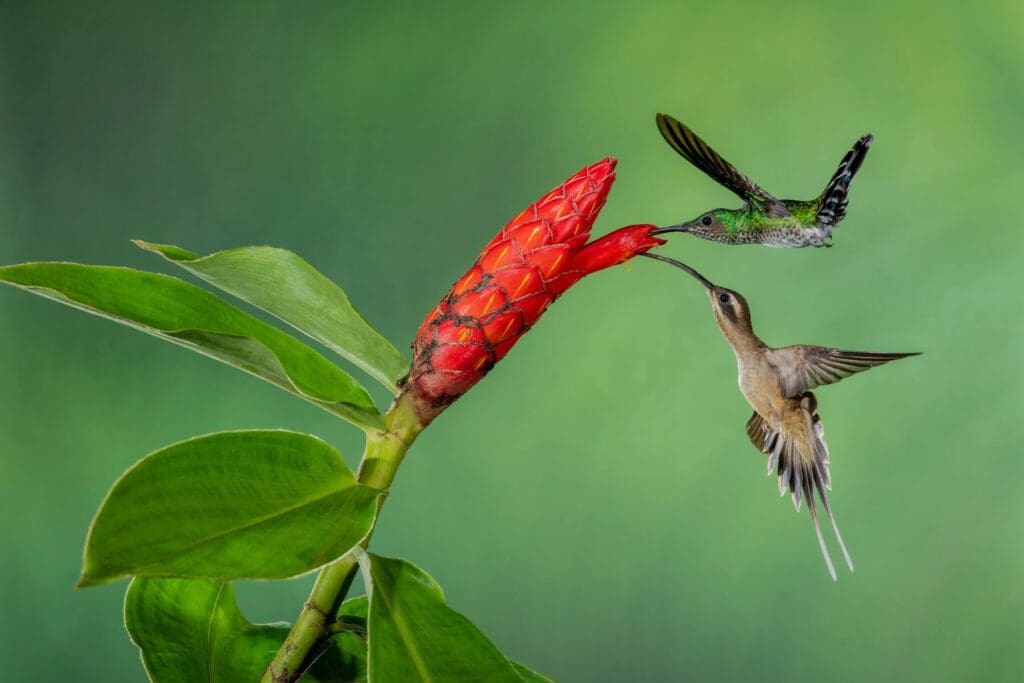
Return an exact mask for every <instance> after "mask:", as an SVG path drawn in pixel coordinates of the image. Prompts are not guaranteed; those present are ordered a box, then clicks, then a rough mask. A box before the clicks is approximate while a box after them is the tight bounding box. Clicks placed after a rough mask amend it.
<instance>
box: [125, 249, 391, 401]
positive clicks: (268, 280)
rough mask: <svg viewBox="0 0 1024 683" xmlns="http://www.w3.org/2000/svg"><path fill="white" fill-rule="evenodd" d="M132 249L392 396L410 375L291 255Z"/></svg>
mask: <svg viewBox="0 0 1024 683" xmlns="http://www.w3.org/2000/svg"><path fill="white" fill-rule="evenodd" d="M135 243H136V244H137V245H139V246H140V247H142V248H143V249H148V250H150V251H153V252H156V253H157V254H160V255H161V256H163V257H164V258H166V259H167V260H168V261H170V262H172V263H175V264H177V265H179V266H181V267H182V268H184V269H186V270H188V271H189V272H191V273H193V274H195V275H197V276H198V277H200V278H202V279H204V280H206V281H207V282H209V283H210V284H212V285H214V286H216V287H219V288H221V289H223V290H224V291H226V292H230V293H231V294H234V295H235V296H237V297H238V298H240V299H242V300H244V301H248V302H249V303H251V304H253V305H254V306H258V307H259V308H262V309H263V310H265V311H267V312H268V313H271V314H272V315H275V316H277V317H278V318H280V319H281V320H283V321H285V322H286V323H288V324H289V325H292V326H293V327H295V328H296V329H298V330H299V331H301V332H303V333H305V334H308V335H309V336H310V337H312V338H313V339H316V340H317V341H319V342H320V343H322V344H324V345H325V346H327V347H328V348H329V349H331V350H332V351H334V352H335V353H337V354H339V355H341V356H342V357H343V358H347V359H348V360H350V361H352V362H353V363H354V364H356V365H357V366H359V367H360V368H362V369H363V370H365V371H366V372H367V373H369V374H370V375H371V376H372V377H373V378H374V379H376V380H378V381H379V382H381V383H382V384H384V386H386V387H388V388H389V389H391V390H392V391H394V389H395V384H396V382H398V380H400V379H401V378H402V377H404V376H405V375H406V373H408V372H409V364H408V362H407V361H406V360H405V358H403V357H402V354H400V353H399V352H398V350H397V349H396V348H395V347H394V346H392V345H391V343H390V342H389V341H388V340H387V339H385V338H384V337H382V336H381V335H380V334H379V333H378V332H377V330H375V329H373V328H372V327H370V324H369V323H367V322H366V319H365V318H363V316H362V315H360V314H359V311H357V310H356V309H355V308H353V306H352V304H351V302H349V299H348V297H347V296H346V295H345V292H343V291H342V290H341V288H340V287H338V285H336V284H334V283H333V282H332V281H330V280H328V279H327V278H326V277H324V276H323V275H322V274H321V273H320V272H319V271H317V270H316V269H315V268H313V266H311V265H309V264H308V263H306V262H305V261H303V260H302V259H301V258H299V257H298V256H297V255H295V254H293V253H292V252H290V251H286V250H284V249H275V248H273V247H241V248H239V249H229V250H228V251H221V252H217V253H215V254H210V255H209V256H201V255H200V254H195V253H193V252H191V251H187V250H185V249H182V248H180V247H174V246H170V245H165V244H149V243H148V242H142V241H136V242H135Z"/></svg>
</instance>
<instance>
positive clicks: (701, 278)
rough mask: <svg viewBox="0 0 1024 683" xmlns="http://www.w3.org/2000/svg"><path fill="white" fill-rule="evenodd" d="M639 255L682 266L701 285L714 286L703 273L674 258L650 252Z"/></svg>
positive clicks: (710, 287) (677, 266)
mask: <svg viewBox="0 0 1024 683" xmlns="http://www.w3.org/2000/svg"><path fill="white" fill-rule="evenodd" d="M666 229H667V228H666ZM655 232H657V231H655ZM651 234H652V235H653V234H654V232H652V233H651ZM640 256H646V257H647V258H652V259H656V260H658V261H664V262H665V263H669V264H671V265H673V266H675V267H676V268H682V269H683V270H685V271H686V272H687V273H689V274H690V275H692V276H693V277H695V278H696V279H697V281H698V282H700V283H701V284H702V285H704V286H705V287H706V288H707V289H714V288H715V286H714V285H713V284H711V281H710V280H708V279H707V278H706V277H704V276H703V275H701V274H700V273H698V272H697V271H696V270H694V269H693V268H691V267H690V266H688V265H686V264H685V263H680V262H679V261H676V260H675V259H674V258H669V257H668V256H662V255H661V254H651V253H646V254H640Z"/></svg>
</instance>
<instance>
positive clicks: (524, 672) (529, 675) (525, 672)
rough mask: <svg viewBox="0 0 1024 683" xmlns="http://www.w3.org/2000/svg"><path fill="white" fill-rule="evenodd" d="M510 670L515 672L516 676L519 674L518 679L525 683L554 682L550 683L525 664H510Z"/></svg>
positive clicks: (546, 678) (548, 679) (549, 680)
mask: <svg viewBox="0 0 1024 683" xmlns="http://www.w3.org/2000/svg"><path fill="white" fill-rule="evenodd" d="M509 661H511V660H509ZM512 668H513V669H515V670H516V673H517V674H519V678H521V679H522V680H523V681H525V682H526V683H554V681H552V680H551V679H550V678H548V677H547V676H545V675H544V674H540V673H537V672H536V671H534V670H533V669H531V668H530V667H528V666H526V665H525V664H520V663H519V662H512Z"/></svg>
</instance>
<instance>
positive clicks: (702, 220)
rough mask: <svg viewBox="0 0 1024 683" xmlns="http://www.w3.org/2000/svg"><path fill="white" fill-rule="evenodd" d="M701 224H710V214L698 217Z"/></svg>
mask: <svg viewBox="0 0 1024 683" xmlns="http://www.w3.org/2000/svg"><path fill="white" fill-rule="evenodd" d="M700 222H701V225H711V216H704V218H701V219H700Z"/></svg>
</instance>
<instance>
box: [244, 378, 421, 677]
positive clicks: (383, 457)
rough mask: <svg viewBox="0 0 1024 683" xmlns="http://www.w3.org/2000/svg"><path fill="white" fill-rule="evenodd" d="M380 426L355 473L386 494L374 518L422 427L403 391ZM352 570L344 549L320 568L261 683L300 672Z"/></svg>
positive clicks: (369, 438) (327, 630)
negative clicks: (307, 598)
mask: <svg viewBox="0 0 1024 683" xmlns="http://www.w3.org/2000/svg"><path fill="white" fill-rule="evenodd" d="M384 424H385V426H386V427H387V431H383V432H368V433H367V435H366V450H365V451H364V452H363V459H362V460H361V461H360V463H359V472H358V473H357V475H356V478H357V479H358V480H359V483H361V484H365V485H366V486H372V487H373V488H377V489H380V490H382V491H384V492H385V495H382V496H381V497H380V498H378V499H377V516H379V515H380V510H381V507H382V506H383V505H384V500H385V498H386V496H387V492H388V489H389V488H390V487H391V482H392V481H394V478H395V474H396V473H397V472H398V468H399V466H400V465H401V464H402V460H403V459H404V458H405V453H406V451H407V450H409V446H410V445H411V444H412V442H413V441H414V440H415V439H416V436H417V435H419V433H420V431H422V430H423V425H422V424H421V423H420V420H419V417H418V416H417V415H416V413H415V411H414V409H413V405H412V401H411V400H410V399H409V398H408V395H407V394H399V395H398V397H397V398H396V399H395V402H394V404H393V405H392V406H391V410H389V411H388V413H387V414H386V415H385V416H384ZM374 525H375V526H376V518H375V519H374ZM372 534H373V529H371V530H370V533H369V534H367V535H366V538H364V539H363V540H362V541H361V542H360V544H359V545H360V547H362V548H364V549H365V548H366V547H367V546H368V545H369V544H370V536H371V535H372ZM357 568H358V563H357V561H356V557H355V555H354V554H353V553H352V552H348V553H346V554H344V555H342V556H341V557H339V558H338V559H337V560H335V561H334V562H332V563H331V564H329V565H327V566H326V567H324V568H323V569H321V570H320V575H319V576H318V577H317V579H316V583H314V584H313V590H312V592H311V593H310V594H309V600H307V601H306V604H305V605H303V607H302V611H301V612H300V613H299V617H298V618H297V619H296V620H295V624H294V625H293V626H292V628H291V630H290V631H289V632H288V637H287V638H285V641H284V643H283V644H282V645H281V648H280V649H279V650H278V651H277V654H276V655H274V659H273V660H272V661H271V662H270V665H269V666H268V667H267V670H266V672H265V673H264V674H263V677H262V678H260V683H290V682H291V681H293V680H294V679H295V676H296V675H297V674H299V673H300V672H301V671H302V670H303V663H304V662H305V659H306V656H307V655H308V654H309V652H310V650H312V649H313V646H314V645H316V643H317V642H318V641H320V640H321V639H322V638H323V637H324V636H329V635H330V634H331V629H330V626H331V623H332V622H333V621H334V613H335V612H336V611H337V609H338V607H339V606H340V605H341V603H342V601H343V600H344V599H345V595H346V594H347V593H348V589H349V588H350V587H351V585H352V581H353V580H354V579H355V575H356V569H357Z"/></svg>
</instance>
